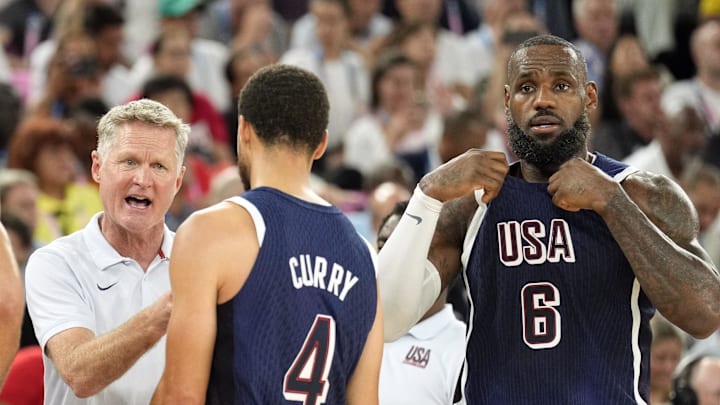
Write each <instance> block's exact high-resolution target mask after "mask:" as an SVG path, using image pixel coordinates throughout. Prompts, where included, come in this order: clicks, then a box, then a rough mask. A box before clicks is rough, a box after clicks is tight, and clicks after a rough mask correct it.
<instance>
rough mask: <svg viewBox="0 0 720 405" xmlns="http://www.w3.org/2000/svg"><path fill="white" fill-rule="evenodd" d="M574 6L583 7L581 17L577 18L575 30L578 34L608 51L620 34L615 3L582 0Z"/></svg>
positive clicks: (601, 0)
mask: <svg viewBox="0 0 720 405" xmlns="http://www.w3.org/2000/svg"><path fill="white" fill-rule="evenodd" d="M573 5H580V7H581V10H580V11H579V12H580V15H579V16H576V17H575V28H576V29H577V31H578V34H579V35H580V36H581V37H582V38H584V39H585V40H587V41H588V42H590V43H591V44H593V45H595V46H596V47H598V48H600V49H601V50H602V51H607V50H608V49H609V48H610V44H612V42H613V41H614V40H615V37H617V32H618V17H617V10H616V7H615V2H614V1H608V0H582V1H579V2H575V3H573Z"/></svg>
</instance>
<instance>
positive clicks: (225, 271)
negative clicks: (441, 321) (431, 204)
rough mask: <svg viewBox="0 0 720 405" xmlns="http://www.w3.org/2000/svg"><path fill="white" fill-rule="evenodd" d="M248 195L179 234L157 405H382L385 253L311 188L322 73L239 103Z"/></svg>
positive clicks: (264, 80)
mask: <svg viewBox="0 0 720 405" xmlns="http://www.w3.org/2000/svg"><path fill="white" fill-rule="evenodd" d="M238 107H239V111H240V119H239V124H238V155H239V157H238V166H239V171H240V177H241V178H242V180H243V182H244V183H245V187H246V189H248V190H249V191H247V192H245V193H244V194H243V195H242V196H239V197H233V198H231V199H229V200H226V201H224V202H221V203H219V204H216V205H214V206H212V207H210V208H208V209H205V210H202V211H199V212H197V213H195V214H193V215H192V216H191V217H190V218H189V219H188V220H186V222H185V223H183V225H181V226H180V228H179V229H178V232H177V236H176V239H175V245H174V246H173V257H172V262H171V263H170V279H171V286H172V291H173V305H174V307H173V313H172V316H171V319H170V323H169V325H168V336H167V360H166V368H165V373H164V376H163V379H162V380H161V383H160V385H159V386H158V389H157V390H156V393H155V396H154V400H153V404H159V403H164V404H180V403H182V404H204V403H207V404H280V403H288V404H306V405H314V404H345V403H347V404H377V401H378V379H379V368H380V362H381V358H382V345H383V337H382V336H383V331H382V315H381V311H380V305H379V299H378V294H377V283H376V276H375V267H374V257H373V253H372V247H371V245H370V244H368V243H367V242H366V241H365V240H364V239H363V238H362V237H360V236H359V234H358V233H357V232H356V231H355V230H354V228H353V226H352V225H351V223H350V222H349V220H347V218H345V216H344V215H343V214H342V212H341V211H340V210H339V209H337V208H336V207H333V206H331V205H330V204H329V203H328V202H326V201H324V200H323V199H321V198H320V197H319V196H317V195H316V194H315V193H314V192H313V191H312V190H311V187H310V184H309V179H310V168H311V167H312V163H313V161H314V160H316V159H318V158H319V157H320V156H321V155H322V154H323V152H324V151H325V147H326V146H327V136H328V134H327V131H326V130H325V128H327V122H328V109H329V106H328V101H327V96H326V93H325V90H324V88H323V86H322V84H321V82H320V81H319V80H318V78H317V77H316V76H314V75H313V74H311V73H309V72H307V71H304V70H302V69H300V68H297V67H291V66H288V65H272V66H268V67H266V68H263V69H261V70H259V71H258V72H256V73H255V74H254V75H253V76H252V78H251V79H250V80H249V82H248V83H247V84H246V86H245V88H244V89H243V91H242V92H241V94H240V98H239V102H238Z"/></svg>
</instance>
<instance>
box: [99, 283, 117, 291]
mask: <svg viewBox="0 0 720 405" xmlns="http://www.w3.org/2000/svg"><path fill="white" fill-rule="evenodd" d="M117 283H118V282H117V281H116V282H114V283H112V284H110V285H109V286H107V287H101V286H100V284H98V285H97V288H98V290H100V291H105V290H108V289H110V288H111V287H112V286H114V285H115V284H117Z"/></svg>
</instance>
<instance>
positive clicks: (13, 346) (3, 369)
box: [0, 279, 25, 388]
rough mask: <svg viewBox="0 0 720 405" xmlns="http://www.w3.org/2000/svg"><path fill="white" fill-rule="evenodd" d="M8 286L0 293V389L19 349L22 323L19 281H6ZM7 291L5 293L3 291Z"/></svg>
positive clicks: (22, 309) (21, 300)
mask: <svg viewBox="0 0 720 405" xmlns="http://www.w3.org/2000/svg"><path fill="white" fill-rule="evenodd" d="M7 281H9V283H8V284H10V285H7V284H6V285H4V286H3V287H10V288H7V289H6V288H2V290H3V292H2V293H0V325H2V327H1V328H0V388H1V387H2V385H3V383H4V382H5V378H6V377H7V373H8V371H9V370H10V365H11V364H12V361H13V359H14V358H15V354H16V353H17V350H18V348H19V347H20V331H21V326H22V321H23V313H24V307H25V306H24V300H23V296H22V284H21V282H20V281H19V279H18V280H17V281H15V280H7ZM5 290H7V291H5Z"/></svg>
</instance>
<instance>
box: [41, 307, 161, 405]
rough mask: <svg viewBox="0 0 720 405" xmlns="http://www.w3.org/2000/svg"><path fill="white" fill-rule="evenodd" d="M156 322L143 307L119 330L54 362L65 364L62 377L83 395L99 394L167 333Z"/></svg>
mask: <svg viewBox="0 0 720 405" xmlns="http://www.w3.org/2000/svg"><path fill="white" fill-rule="evenodd" d="M156 323H157V322H155V321H154V320H153V319H152V317H151V316H150V315H149V314H148V311H147V310H144V311H141V312H139V313H138V314H137V315H135V316H134V317H132V318H131V319H130V320H128V321H127V322H125V323H124V324H122V325H120V326H119V327H117V328H116V329H114V330H112V331H110V332H108V333H105V334H103V335H100V336H97V337H94V338H92V339H90V340H88V341H86V342H84V343H82V344H80V345H78V346H77V347H75V348H74V349H73V350H72V352H70V353H67V354H66V355H67V356H68V357H67V358H66V359H64V361H62V362H61V361H55V362H56V365H57V366H59V367H60V366H61V364H62V369H61V370H60V373H61V375H62V376H63V379H64V380H65V382H66V383H67V384H68V385H69V386H70V387H71V388H72V390H73V392H74V393H75V395H77V396H78V397H80V398H84V397H88V396H91V395H95V394H97V393H98V392H100V391H101V390H103V389H104V388H105V387H107V386H108V385H110V384H111V383H112V382H113V381H115V380H117V379H118V378H120V377H121V376H122V375H123V374H125V372H127V370H128V369H130V367H132V366H133V365H134V364H135V363H136V362H137V360H138V359H139V358H140V357H142V355H143V354H145V353H146V352H147V351H148V350H150V349H151V348H152V347H153V346H154V345H155V344H156V343H157V342H158V340H160V338H161V337H162V336H163V335H164V334H165V331H164V330H162V329H160V328H158V327H157V325H156ZM53 360H55V359H53Z"/></svg>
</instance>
